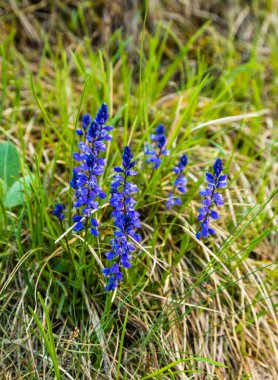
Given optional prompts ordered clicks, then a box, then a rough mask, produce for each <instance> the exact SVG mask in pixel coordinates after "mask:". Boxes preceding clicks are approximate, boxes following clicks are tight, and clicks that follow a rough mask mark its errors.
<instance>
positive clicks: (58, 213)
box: [53, 203, 65, 221]
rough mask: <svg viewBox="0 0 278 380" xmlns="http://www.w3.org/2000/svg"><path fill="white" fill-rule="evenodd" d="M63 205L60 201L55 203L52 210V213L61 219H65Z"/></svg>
mask: <svg viewBox="0 0 278 380" xmlns="http://www.w3.org/2000/svg"><path fill="white" fill-rule="evenodd" d="M63 210H64V206H63V205H62V204H61V203H57V204H55V208H54V210H53V214H54V215H55V216H56V217H57V218H58V219H59V220H60V221H61V220H64V219H65V215H64V214H63Z"/></svg>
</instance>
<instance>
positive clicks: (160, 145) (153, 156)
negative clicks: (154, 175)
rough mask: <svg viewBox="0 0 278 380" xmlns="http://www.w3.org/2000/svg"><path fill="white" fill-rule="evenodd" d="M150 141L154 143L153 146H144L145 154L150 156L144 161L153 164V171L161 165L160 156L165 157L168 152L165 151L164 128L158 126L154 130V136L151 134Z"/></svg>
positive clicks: (160, 125)
mask: <svg viewBox="0 0 278 380" xmlns="http://www.w3.org/2000/svg"><path fill="white" fill-rule="evenodd" d="M150 137H151V140H152V141H154V144H152V145H150V144H146V145H145V154H146V155H147V156H150V157H148V158H147V159H146V162H147V163H152V164H153V169H157V168H158V167H159V166H160V164H161V156H163V155H164V156H167V155H168V154H169V151H168V150H166V142H167V139H166V136H165V126H164V125H162V124H159V126H158V127H157V128H156V131H155V133H154V134H151V136H150Z"/></svg>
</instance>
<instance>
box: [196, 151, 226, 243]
mask: <svg viewBox="0 0 278 380" xmlns="http://www.w3.org/2000/svg"><path fill="white" fill-rule="evenodd" d="M213 170H214V174H211V173H206V180H207V182H208V187H207V188H206V189H204V190H202V191H200V195H201V196H202V197H204V199H203V200H202V204H203V207H202V208H200V209H199V210H198V211H199V216H198V220H199V221H200V222H202V223H201V227H200V229H199V230H198V231H197V233H196V237H197V239H201V237H208V236H209V235H214V234H215V231H214V229H213V228H211V227H210V220H211V219H218V218H219V215H218V212H217V211H215V210H213V209H212V207H213V205H215V206H217V207H219V206H222V205H223V204H224V201H223V196H222V194H220V193H219V192H217V191H216V189H221V188H224V187H226V186H227V182H226V179H227V176H226V175H221V173H222V171H223V164H222V160H221V159H220V158H217V160H216V161H215V163H214V165H213Z"/></svg>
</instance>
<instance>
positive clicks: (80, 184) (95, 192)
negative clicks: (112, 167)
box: [70, 103, 113, 236]
mask: <svg viewBox="0 0 278 380" xmlns="http://www.w3.org/2000/svg"><path fill="white" fill-rule="evenodd" d="M108 117H109V115H108V107H107V105H106V104H105V103H103V104H102V105H101V107H100V108H99V110H98V113H97V115H96V117H95V119H94V120H92V119H91V117H90V115H88V114H85V115H84V116H83V118H82V128H83V130H81V129H80V130H77V131H79V132H77V134H78V135H80V136H83V140H82V141H80V142H79V144H78V148H79V152H75V153H73V158H74V160H75V161H77V162H78V163H79V165H78V166H76V167H75V168H74V169H73V174H72V179H71V181H70V185H71V187H72V188H73V189H74V190H75V198H76V199H75V202H74V206H75V207H76V208H77V209H81V214H82V216H79V215H78V216H75V217H74V218H73V221H74V222H75V223H76V224H75V226H74V228H73V231H74V232H79V231H82V230H83V229H84V228H85V227H87V226H88V225H89V224H88V223H87V221H88V220H89V219H90V220H91V228H90V231H91V233H92V235H94V236H96V235H98V230H97V226H98V225H97V221H96V220H95V219H94V218H92V213H93V212H94V211H96V210H97V209H98V201H97V198H99V199H104V198H105V197H106V194H105V193H104V192H103V191H102V189H101V187H100V186H99V184H98V176H100V175H101V174H103V172H104V167H105V160H104V159H103V158H102V157H100V154H101V152H103V151H105V150H106V145H105V141H110V140H111V138H112V137H111V135H110V134H109V132H110V131H111V130H112V129H113V128H112V127H110V126H106V125H105V123H106V122H107V120H108ZM80 131H81V132H80Z"/></svg>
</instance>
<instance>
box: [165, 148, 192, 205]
mask: <svg viewBox="0 0 278 380" xmlns="http://www.w3.org/2000/svg"><path fill="white" fill-rule="evenodd" d="M187 162H188V160H187V155H186V154H184V155H183V156H181V158H180V160H179V163H178V165H177V166H175V167H174V169H173V171H174V172H175V173H176V174H177V177H176V179H175V182H174V189H173V191H171V192H170V193H169V197H168V199H167V201H166V208H168V209H171V208H172V207H173V206H174V205H179V206H180V205H181V204H182V202H181V198H180V197H179V196H175V195H174V193H175V190H178V191H179V192H180V193H181V194H184V193H186V191H187V189H186V183H187V179H186V177H185V175H184V174H183V172H184V169H185V167H186V165H187Z"/></svg>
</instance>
